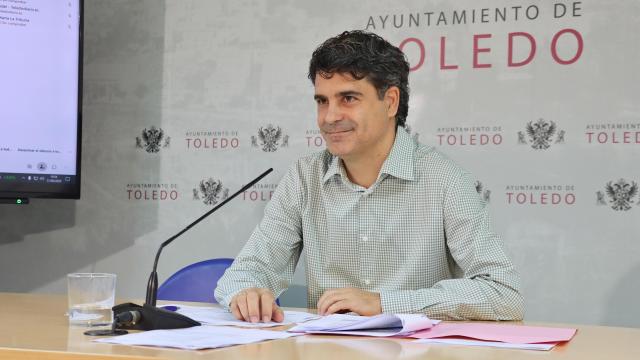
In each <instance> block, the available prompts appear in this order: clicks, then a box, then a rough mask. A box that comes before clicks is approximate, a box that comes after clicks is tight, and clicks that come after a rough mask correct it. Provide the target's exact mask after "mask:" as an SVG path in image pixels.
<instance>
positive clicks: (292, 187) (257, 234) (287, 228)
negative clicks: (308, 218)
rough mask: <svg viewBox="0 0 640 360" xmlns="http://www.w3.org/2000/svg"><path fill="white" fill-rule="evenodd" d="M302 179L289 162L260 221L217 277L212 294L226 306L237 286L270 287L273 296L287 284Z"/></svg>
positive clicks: (295, 249)
mask: <svg viewBox="0 0 640 360" xmlns="http://www.w3.org/2000/svg"><path fill="white" fill-rule="evenodd" d="M302 198H303V191H302V183H301V178H300V176H299V171H298V167H297V166H295V165H294V166H292V167H291V168H290V169H289V171H288V172H287V173H286V174H285V176H284V177H283V178H282V180H281V181H280V184H278V188H277V189H276V191H275V192H274V194H273V197H272V198H271V201H270V202H269V204H267V206H266V208H265V212H264V217H263V219H262V221H261V222H260V223H259V224H258V226H256V228H255V229H254V231H253V233H252V234H251V237H250V238H249V240H248V241H247V243H246V244H245V246H244V247H243V249H242V250H241V251H240V254H239V255H238V256H237V257H236V259H235V260H234V262H233V264H232V265H231V266H230V267H229V268H228V269H227V271H226V272H225V273H224V275H223V276H222V277H221V278H220V280H219V281H218V285H217V287H216V290H215V297H216V300H218V303H220V304H221V305H223V306H225V307H227V308H228V307H229V303H230V302H231V299H232V298H233V297H234V296H235V295H236V294H237V293H238V292H239V291H241V290H243V289H246V288H250V287H257V288H267V289H269V290H271V291H272V292H273V294H274V296H275V297H276V298H277V297H278V296H280V295H281V294H282V293H283V292H284V291H285V290H286V289H287V287H288V286H289V283H290V282H291V278H292V277H293V273H294V271H295V267H296V264H297V263H298V259H299V258H300V252H301V251H302V219H301V208H302Z"/></svg>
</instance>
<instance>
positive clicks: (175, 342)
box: [94, 325, 300, 350]
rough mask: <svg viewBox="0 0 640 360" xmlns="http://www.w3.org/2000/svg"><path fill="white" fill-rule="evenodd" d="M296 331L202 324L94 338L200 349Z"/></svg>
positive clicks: (270, 338) (131, 343)
mask: <svg viewBox="0 0 640 360" xmlns="http://www.w3.org/2000/svg"><path fill="white" fill-rule="evenodd" d="M297 335H300V334H292V333H288V332H285V331H270V330H259V329H239V328H234V327H227V326H208V325H203V326H194V327H190V328H186V329H175V330H151V331H145V332H140V333H135V334H128V335H122V336H117V337H112V338H106V339H96V340H94V341H95V342H100V343H109V344H122V345H143V346H159V347H171V348H178V349H188V350H200V349H213V348H219V347H225V346H232V345H240V344H250V343H255V342H260V341H265V340H276V339H286V338H289V337H292V336H297Z"/></svg>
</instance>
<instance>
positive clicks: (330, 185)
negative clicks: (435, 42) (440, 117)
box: [216, 31, 523, 322]
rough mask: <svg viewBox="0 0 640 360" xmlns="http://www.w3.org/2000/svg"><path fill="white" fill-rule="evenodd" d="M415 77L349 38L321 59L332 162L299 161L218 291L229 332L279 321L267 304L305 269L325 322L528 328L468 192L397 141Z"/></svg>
mask: <svg viewBox="0 0 640 360" xmlns="http://www.w3.org/2000/svg"><path fill="white" fill-rule="evenodd" d="M408 74H409V64H408V63H407V61H406V58H405V57H404V55H403V53H402V52H401V51H400V50H399V49H398V48H397V47H394V46H392V45H391V44H389V43H388V42H387V41H385V40H383V39H382V38H380V37H379V36H377V35H375V34H371V33H367V32H362V31H351V32H344V33H342V34H340V35H338V36H336V37H334V38H331V39H329V40H327V41H325V42H324V43H323V44H322V45H321V46H320V47H318V49H316V50H315V52H314V53H313V56H312V58H311V62H310V66H309V79H311V81H312V82H313V84H314V86H315V96H314V98H315V100H316V103H317V110H318V127H319V128H320V131H321V133H322V136H323V138H324V140H325V142H326V145H327V150H325V151H322V152H319V153H316V154H313V155H309V156H305V157H303V158H301V159H299V160H298V161H297V162H296V163H295V164H294V165H293V166H292V167H291V168H290V169H289V171H288V172H287V173H286V175H284V177H283V178H282V180H281V182H280V184H279V186H278V188H277V190H276V192H275V193H274V196H273V198H272V200H271V202H270V203H269V204H268V205H267V207H266V209H265V215H264V218H263V220H262V221H261V222H260V224H259V225H258V226H257V227H256V229H255V230H254V232H253V234H252V235H251V238H250V239H249V241H248V242H247V244H246V245H245V246H244V248H243V249H242V251H241V252H240V254H239V255H238V257H237V258H236V260H235V262H234V263H233V265H232V266H231V267H230V268H229V269H228V270H227V272H226V273H225V275H224V276H223V277H222V278H221V279H220V281H219V282H218V287H217V289H216V298H217V299H218V301H219V302H220V303H221V304H223V305H224V306H228V307H229V308H230V310H231V311H232V313H233V314H234V315H235V317H236V318H238V319H241V320H245V321H251V322H259V321H264V322H267V321H271V320H273V321H278V322H279V321H282V320H283V318H284V317H283V313H282V311H281V310H280V308H279V307H278V306H277V305H276V304H275V300H274V299H275V298H276V297H277V296H280V294H282V292H284V291H285V290H286V288H287V286H288V284H289V282H290V280H291V277H292V276H293V272H294V270H295V266H296V264H297V262H298V258H299V256H300V253H301V252H302V251H304V253H305V256H306V260H307V261H306V262H307V267H306V276H307V285H308V306H309V307H310V308H312V307H317V309H318V313H319V314H321V315H327V314H333V313H339V312H355V313H358V314H361V315H375V314H380V313H382V312H389V313H412V312H422V313H425V314H427V315H428V316H430V317H433V318H441V319H482V320H488V319H491V320H519V319H522V316H523V315H522V314H523V301H522V297H521V295H520V293H519V286H520V285H519V277H518V274H517V272H516V271H515V269H514V267H513V265H512V263H511V261H510V260H509V258H508V257H507V255H506V253H505V250H504V246H503V244H502V242H501V240H500V238H499V237H498V236H497V235H496V234H495V233H494V232H493V230H492V228H491V224H490V219H489V215H488V212H487V209H486V208H485V203H484V202H483V201H482V200H481V199H480V197H479V196H478V194H477V192H476V190H475V186H474V181H473V178H472V177H471V176H470V175H469V174H468V173H467V172H466V171H464V170H463V169H461V168H460V167H458V166H457V165H456V164H454V163H453V162H452V161H450V160H448V159H447V158H446V157H445V156H444V155H442V154H440V153H439V152H437V151H436V150H434V148H432V147H429V146H424V145H420V144H417V143H416V142H414V141H413V140H412V138H411V136H409V134H408V133H407V132H406V131H405V129H404V125H405V121H406V117H407V113H408V101H409V88H408Z"/></svg>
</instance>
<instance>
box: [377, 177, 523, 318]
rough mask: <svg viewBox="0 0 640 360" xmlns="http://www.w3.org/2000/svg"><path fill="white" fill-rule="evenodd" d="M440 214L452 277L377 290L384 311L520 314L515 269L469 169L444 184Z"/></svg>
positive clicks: (462, 315) (470, 315)
mask: <svg viewBox="0 0 640 360" xmlns="http://www.w3.org/2000/svg"><path fill="white" fill-rule="evenodd" d="M443 218H444V230H445V240H446V243H447V248H448V251H449V254H450V255H451V256H450V259H449V260H450V267H451V268H452V269H455V270H456V271H454V275H457V276H456V278H454V279H447V280H442V281H439V282H437V283H436V284H435V285H434V286H433V287H431V288H428V289H418V290H396V291H394V290H391V291H381V292H380V299H381V304H382V309H383V312H388V313H414V312H421V313H425V314H427V316H429V317H432V318H434V319H445V320H521V319H522V318H523V312H524V301H523V298H522V295H521V294H520V277H519V274H518V273H517V271H516V270H515V268H514V266H513V264H512V262H511V260H510V259H509V257H508V255H507V253H506V250H505V247H504V244H503V242H502V240H501V239H500V237H499V236H498V235H497V234H496V233H495V232H494V231H493V229H492V225H491V220H490V216H489V212H488V209H487V207H486V203H485V202H484V201H483V200H482V199H481V198H480V196H478V194H477V192H476V190H475V185H474V183H473V180H472V178H471V176H470V175H469V174H468V173H466V172H463V171H462V173H459V175H458V176H457V177H456V178H455V179H453V180H452V181H451V185H450V186H448V187H447V188H446V189H445V193H444V200H443ZM456 272H457V274H455V273H456Z"/></svg>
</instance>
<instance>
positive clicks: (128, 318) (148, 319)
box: [87, 168, 273, 335]
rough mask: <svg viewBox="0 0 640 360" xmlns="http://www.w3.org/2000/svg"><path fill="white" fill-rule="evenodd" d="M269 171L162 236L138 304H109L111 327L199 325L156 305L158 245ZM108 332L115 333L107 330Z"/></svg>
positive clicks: (177, 327) (267, 172)
mask: <svg viewBox="0 0 640 360" xmlns="http://www.w3.org/2000/svg"><path fill="white" fill-rule="evenodd" d="M272 171H273V168H269V169H268V170H267V171H265V172H263V173H262V174H260V176H258V177H257V178H255V179H253V180H252V181H251V182H249V183H248V184H247V185H245V186H243V187H242V188H241V189H240V190H238V191H236V192H235V193H234V194H233V195H231V196H229V197H228V198H226V199H225V200H224V201H222V202H221V203H220V204H218V205H217V206H216V207H214V208H213V209H211V210H209V211H207V212H206V213H205V214H204V215H202V216H200V217H199V218H198V219H196V221H194V222H192V223H191V224H189V225H188V226H187V227H185V228H184V229H182V230H181V231H180V232H178V233H177V234H175V235H173V236H172V237H170V238H169V239H167V240H165V241H164V242H163V243H162V244H160V248H159V249H158V252H157V253H156V258H155V261H154V262H153V270H152V271H151V274H150V275H149V281H148V282H147V293H146V297H145V298H146V299H145V303H144V304H143V305H142V306H140V305H136V304H133V303H124V304H120V305H116V306H114V307H113V313H114V314H115V317H114V322H113V324H114V326H113V327H114V329H115V327H116V326H118V327H120V328H121V329H132V330H155V329H179V328H186V327H191V326H197V325H201V324H200V323H199V322H197V321H195V320H193V319H190V318H188V317H186V316H184V315H182V314H178V313H176V312H173V311H169V310H165V309H161V308H157V307H156V300H157V296H158V273H157V271H156V270H157V268H158V259H159V258H160V253H162V249H164V247H165V246H167V245H169V244H170V243H171V242H173V240H175V239H177V238H178V237H179V236H180V235H182V234H184V233H185V232H186V231H187V230H189V229H191V228H192V227H194V226H195V225H196V224H198V223H199V222H200V221H202V220H204V219H205V218H206V217H207V216H209V215H211V214H213V213H214V212H215V211H216V210H218V209H219V208H221V207H222V206H224V205H225V204H226V203H228V202H229V201H231V200H232V199H233V198H235V197H236V196H238V195H240V193H242V192H244V191H246V190H247V189H249V188H250V187H252V186H253V185H255V184H256V183H257V182H258V181H260V180H262V178H264V177H265V176H267V175H268V174H269V173H270V172H272ZM87 335H103V334H87ZM110 335H115V334H114V333H111V334H110Z"/></svg>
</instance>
